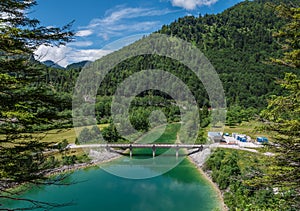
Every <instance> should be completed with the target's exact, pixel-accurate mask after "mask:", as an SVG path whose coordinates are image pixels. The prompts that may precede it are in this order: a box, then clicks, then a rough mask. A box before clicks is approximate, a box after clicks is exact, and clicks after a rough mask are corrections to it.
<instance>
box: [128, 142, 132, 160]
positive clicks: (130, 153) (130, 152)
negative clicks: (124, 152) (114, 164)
mask: <svg viewBox="0 0 300 211" xmlns="http://www.w3.org/2000/svg"><path fill="white" fill-rule="evenodd" d="M129 156H130V159H131V158H132V145H131V144H130V145H129Z"/></svg>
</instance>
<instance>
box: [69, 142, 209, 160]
mask: <svg viewBox="0 0 300 211" xmlns="http://www.w3.org/2000/svg"><path fill="white" fill-rule="evenodd" d="M208 147H209V146H208V145H202V144H159V143H157V144H156V143H155V144H83V145H75V144H70V145H68V148H71V149H76V148H77V149H78V148H105V149H107V150H108V151H110V150H111V149H112V148H122V149H129V155H130V158H131V157H132V150H133V149H134V148H144V149H146V148H148V149H152V156H153V157H155V152H156V149H159V148H174V149H176V158H178V155H179V149H198V151H202V150H203V149H205V148H208Z"/></svg>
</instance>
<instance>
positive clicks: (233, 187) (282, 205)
mask: <svg viewBox="0 0 300 211" xmlns="http://www.w3.org/2000/svg"><path fill="white" fill-rule="evenodd" d="M270 163H271V161H269V160H267V159H264V158H263V157H261V156H259V155H257V154H253V153H249V152H243V151H236V150H223V149H218V150H216V151H215V152H214V153H213V154H212V155H211V157H210V158H209V159H208V160H207V162H206V163H205V167H204V168H205V170H206V171H209V172H211V177H212V179H213V181H214V182H216V183H217V184H218V186H219V188H220V189H221V190H222V191H223V193H224V201H225V204H226V205H227V206H228V207H229V210H253V211H254V210H255V211H256V210H296V209H294V208H293V207H291V206H290V205H289V197H288V196H287V195H282V194H276V192H275V191H273V186H271V185H267V186H261V187H253V186H250V185H249V182H248V181H251V180H252V179H253V178H255V177H257V176H261V175H262V174H263V172H265V166H266V164H270Z"/></svg>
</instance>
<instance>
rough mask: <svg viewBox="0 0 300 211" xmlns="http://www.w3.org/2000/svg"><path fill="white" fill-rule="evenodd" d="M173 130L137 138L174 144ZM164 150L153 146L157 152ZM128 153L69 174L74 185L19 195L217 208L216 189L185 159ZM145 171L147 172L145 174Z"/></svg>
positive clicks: (77, 205)
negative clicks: (130, 157) (132, 155)
mask: <svg viewBox="0 0 300 211" xmlns="http://www.w3.org/2000/svg"><path fill="white" fill-rule="evenodd" d="M178 129H179V125H178V124H172V125H169V126H168V127H167V128H166V130H165V132H164V133H163V135H162V136H160V137H159V138H158V139H157V134H156V133H158V132H159V130H160V128H158V129H156V130H155V131H153V132H151V133H149V134H148V135H147V136H145V137H144V138H143V139H145V140H143V139H142V140H140V141H141V142H143V141H149V140H151V139H155V140H156V139H157V140H156V142H159V143H174V141H175V140H176V134H177V131H178ZM145 143H147V142H145ZM165 151H166V150H165V149H163V150H161V149H158V150H157V155H160V154H163V153H165ZM133 154H134V157H133V159H129V157H126V156H123V157H121V158H119V159H116V160H114V161H111V162H109V163H106V164H102V165H100V166H99V167H94V168H89V169H84V170H78V171H76V172H74V173H72V174H71V175H70V177H69V178H68V181H69V182H75V184H72V185H69V186H53V185H52V186H42V187H33V188H31V189H30V190H29V191H27V192H26V193H24V194H23V195H21V196H20V197H23V198H30V199H34V200H38V201H45V202H50V203H72V206H65V207H61V208H56V209H54V210H59V211H82V210H83V211H85V210H88V211H90V210H105V211H106V210H109V211H115V210H116V211H119V210H125V211H127V210H132V211H140V210H142V211H148V210H149V211H152V210H154V211H159V210H162V211H173V210H176V211H181V210H184V211H193V210H195V211H202V210H203V211H209V210H218V209H219V208H220V202H219V201H218V197H217V193H216V192H215V191H214V189H213V188H212V187H211V184H210V183H209V182H207V181H206V180H205V179H204V178H203V176H202V175H201V174H200V173H199V171H198V169H197V168H196V166H195V165H194V164H192V163H191V162H190V161H189V160H188V159H187V158H184V157H180V158H179V159H176V157H175V151H174V150H173V151H172V150H169V152H168V153H165V155H163V156H157V157H155V158H154V159H153V158H152V150H151V149H135V150H134V151H133ZM178 163H179V164H178ZM177 164H178V165H177ZM174 166H176V167H175V168H173V167H174ZM104 169H105V170H104ZM166 169H167V170H168V171H167V170H166ZM169 169H171V170H169ZM108 172H112V173H114V174H115V175H123V177H118V176H115V175H114V174H110V173H108ZM149 175H152V177H151V178H147V177H148V176H149ZM153 175H155V177H153ZM156 175H158V176H156ZM124 177H125V178H124ZM126 177H127V178H146V179H126ZM1 203H3V204H5V205H6V206H9V207H10V208H17V207H26V206H27V207H28V206H29V205H28V204H26V203H24V202H23V203H22V202H20V201H18V202H13V203H11V204H8V202H1V201H0V204H1ZM0 209H1V206H0ZM39 210H44V209H39Z"/></svg>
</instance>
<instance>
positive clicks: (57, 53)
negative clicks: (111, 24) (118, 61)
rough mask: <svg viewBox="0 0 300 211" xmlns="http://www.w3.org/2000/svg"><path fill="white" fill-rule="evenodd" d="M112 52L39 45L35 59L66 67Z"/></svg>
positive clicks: (93, 59)
mask: <svg viewBox="0 0 300 211" xmlns="http://www.w3.org/2000/svg"><path fill="white" fill-rule="evenodd" d="M111 52H113V51H112V50H102V49H87V50H82V49H75V48H71V47H68V46H59V47H49V46H45V45H41V46H40V47H39V48H38V49H37V50H36V51H35V58H36V59H37V60H39V61H47V60H51V61H53V62H55V63H57V64H59V65H60V66H63V67H66V66H67V65H68V64H71V63H74V62H80V61H84V60H89V61H95V60H97V59H100V58H101V57H102V56H105V55H107V54H109V53H111Z"/></svg>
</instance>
